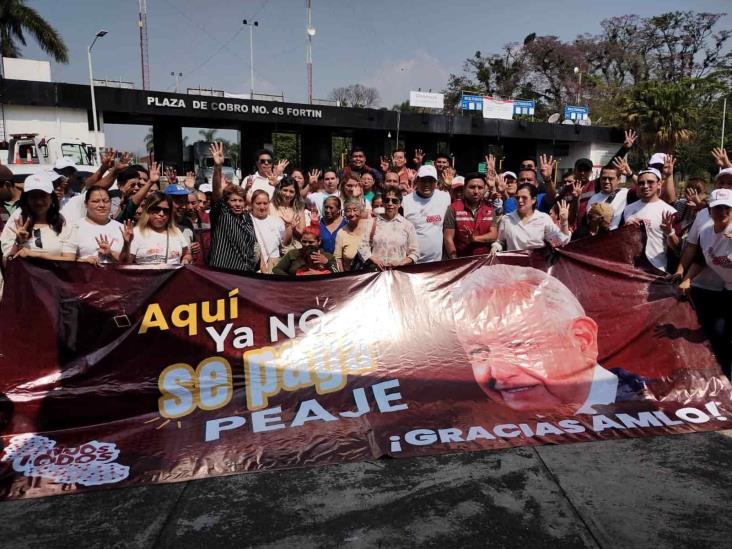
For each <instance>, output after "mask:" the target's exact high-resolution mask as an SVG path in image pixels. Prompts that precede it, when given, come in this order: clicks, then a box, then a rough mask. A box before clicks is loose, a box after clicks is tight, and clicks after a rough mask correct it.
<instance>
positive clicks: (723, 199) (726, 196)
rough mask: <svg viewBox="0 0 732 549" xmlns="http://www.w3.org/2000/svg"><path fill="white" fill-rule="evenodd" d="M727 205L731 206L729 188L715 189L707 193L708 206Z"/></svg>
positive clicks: (731, 195)
mask: <svg viewBox="0 0 732 549" xmlns="http://www.w3.org/2000/svg"><path fill="white" fill-rule="evenodd" d="M715 206H729V207H730V208H732V191H731V190H729V189H715V190H713V191H712V192H711V194H710V195H709V207H710V208H714V207H715Z"/></svg>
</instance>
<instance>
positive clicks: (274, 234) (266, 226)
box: [252, 215, 285, 259]
mask: <svg viewBox="0 0 732 549" xmlns="http://www.w3.org/2000/svg"><path fill="white" fill-rule="evenodd" d="M252 221H253V222H254V232H255V234H256V235H257V242H259V249H260V250H261V251H262V255H263V256H264V257H266V258H267V259H272V258H278V257H280V244H282V239H283V238H285V222H284V221H282V219H280V218H279V217H278V216H275V215H268V216H267V217H265V218H264V219H259V218H257V217H254V216H252Z"/></svg>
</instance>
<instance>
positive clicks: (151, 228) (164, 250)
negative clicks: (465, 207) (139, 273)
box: [120, 192, 192, 265]
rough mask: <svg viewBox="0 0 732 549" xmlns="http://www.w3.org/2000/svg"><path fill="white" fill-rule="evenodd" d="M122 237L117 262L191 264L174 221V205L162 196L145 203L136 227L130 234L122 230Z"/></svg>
mask: <svg viewBox="0 0 732 549" xmlns="http://www.w3.org/2000/svg"><path fill="white" fill-rule="evenodd" d="M123 237H124V240H125V244H124V247H123V248H122V252H121V253H120V262H122V261H124V260H126V261H127V263H137V264H138V265H153V264H168V265H180V264H182V265H186V264H188V263H190V262H191V260H192V256H191V252H190V250H189V248H188V245H187V240H186V238H185V237H184V236H183V233H182V232H181V231H180V229H178V227H176V225H175V220H174V219H173V201H172V199H171V198H170V197H169V196H167V195H164V194H163V193H160V192H157V193H153V194H151V195H150V196H148V197H147V198H146V199H145V202H144V203H143V206H142V215H141V216H140V221H139V223H138V224H137V227H135V228H134V229H133V230H132V231H130V230H129V229H128V227H125V230H124V231H123ZM128 250H129V251H128Z"/></svg>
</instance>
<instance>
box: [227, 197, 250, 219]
mask: <svg viewBox="0 0 732 549" xmlns="http://www.w3.org/2000/svg"><path fill="white" fill-rule="evenodd" d="M226 204H227V205H228V206H229V209H230V210H231V212H232V213H233V214H234V215H241V214H242V213H244V206H246V203H245V202H244V198H243V197H241V196H239V195H238V194H231V195H229V198H227V199H226Z"/></svg>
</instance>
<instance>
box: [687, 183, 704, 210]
mask: <svg viewBox="0 0 732 549" xmlns="http://www.w3.org/2000/svg"><path fill="white" fill-rule="evenodd" d="M684 197H685V198H686V205H687V207H689V208H693V209H695V210H699V209H701V208H702V206H704V201H703V200H702V199H701V197H700V196H699V193H698V192H696V189H693V188H691V187H686V189H684Z"/></svg>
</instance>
